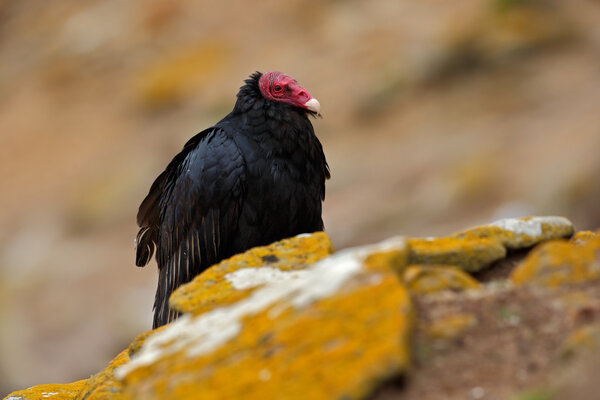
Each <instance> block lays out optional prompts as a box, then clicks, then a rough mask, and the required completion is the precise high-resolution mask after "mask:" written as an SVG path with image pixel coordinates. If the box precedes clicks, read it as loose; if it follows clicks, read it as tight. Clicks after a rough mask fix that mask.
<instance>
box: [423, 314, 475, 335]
mask: <svg viewBox="0 0 600 400" xmlns="http://www.w3.org/2000/svg"><path fill="white" fill-rule="evenodd" d="M475 324H477V318H476V317H475V316H474V315H473V314H468V313H461V314H451V315H445V316H443V317H440V318H438V319H437V320H435V321H433V322H432V323H431V324H430V325H429V326H427V328H426V332H427V335H428V336H430V337H432V338H434V339H444V340H447V339H453V338H455V337H457V336H459V335H460V334H462V333H463V332H464V331H465V330H467V329H469V328H471V327H473V326H475Z"/></svg>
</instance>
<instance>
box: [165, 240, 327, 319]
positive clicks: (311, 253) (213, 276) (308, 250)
mask: <svg viewBox="0 0 600 400" xmlns="http://www.w3.org/2000/svg"><path fill="white" fill-rule="evenodd" d="M332 252H333V247H332V245H331V241H330V240H329V237H328V236H327V235H326V234H325V233H323V232H317V233H314V234H312V235H300V236H296V237H294V238H291V239H284V240H282V241H280V242H276V243H273V244H272V245H269V246H261V247H255V248H253V249H251V250H248V251H247V252H245V253H243V254H238V255H235V256H233V257H231V258H228V259H227V260H224V261H222V262H220V263H219V264H217V265H214V266H213V267H211V268H209V269H208V270H206V271H204V272H203V273H202V274H201V275H199V276H198V277H196V279H194V280H193V281H191V282H190V283H188V284H186V285H182V286H180V287H179V288H178V289H177V290H176V291H175V292H174V293H173V294H172V295H171V297H170V299H169V306H171V307H173V308H174V309H176V310H177V311H179V312H183V313H185V312H191V311H194V312H197V313H199V312H204V311H209V310H211V309H213V308H214V307H216V306H222V305H225V304H231V303H234V302H236V301H239V300H241V299H243V298H245V297H247V296H248V295H249V294H250V293H252V292H253V291H254V289H256V288H257V287H258V286H261V285H262V284H264V283H265V282H267V281H274V280H277V279H289V278H290V277H293V276H294V274H293V273H291V272H290V271H293V270H302V269H304V268H306V267H307V266H308V265H309V264H312V263H314V262H315V261H318V260H320V259H321V258H323V257H326V256H328V255H330V254H331V253H332ZM251 268H256V269H257V270H255V271H253V270H251ZM235 271H239V272H235ZM257 279H258V280H257ZM260 279H263V280H262V281H261V280H260Z"/></svg>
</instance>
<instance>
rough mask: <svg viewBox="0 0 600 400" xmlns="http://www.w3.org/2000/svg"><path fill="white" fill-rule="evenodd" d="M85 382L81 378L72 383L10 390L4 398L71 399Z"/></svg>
mask: <svg viewBox="0 0 600 400" xmlns="http://www.w3.org/2000/svg"><path fill="white" fill-rule="evenodd" d="M86 384H87V380H86V379H82V380H80V381H76V382H73V383H64V384H60V383H55V384H49V385H37V386H34V387H31V388H29V389H25V390H20V391H18V392H12V393H11V394H10V395H8V396H6V397H5V398H4V400H44V399H52V400H71V399H74V398H75V396H77V395H78V394H79V393H80V392H81V389H82V388H84V387H85V385H86Z"/></svg>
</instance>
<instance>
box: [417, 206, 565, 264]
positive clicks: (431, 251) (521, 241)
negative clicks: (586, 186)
mask: <svg viewBox="0 0 600 400" xmlns="http://www.w3.org/2000/svg"><path fill="white" fill-rule="evenodd" d="M572 234H573V224H572V223H571V222H570V221H569V220H568V219H566V218H563V217H526V218H508V219H503V220H499V221H496V222H493V223H491V224H489V225H484V226H478V227H475V228H471V229H469V230H466V231H463V232H459V233H456V234H454V235H453V236H451V237H446V238H422V239H409V241H408V243H409V246H410V250H411V252H410V262H411V263H412V264H451V265H457V266H460V267H461V268H462V269H464V270H465V271H469V272H476V271H480V270H482V269H485V268H487V267H489V266H490V265H491V264H492V263H494V262H496V261H498V260H501V259H503V258H504V257H506V251H507V249H510V250H515V249H521V248H525V247H530V246H533V245H534V244H536V243H540V242H542V241H544V240H549V239H555V238H562V237H568V236H571V235H572Z"/></svg>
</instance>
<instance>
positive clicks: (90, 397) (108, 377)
mask: <svg viewBox="0 0 600 400" xmlns="http://www.w3.org/2000/svg"><path fill="white" fill-rule="evenodd" d="M128 361H129V351H128V350H123V351H122V352H121V353H119V355H117V356H116V357H115V358H114V359H113V360H112V361H111V362H110V364H108V366H107V367H106V368H105V369H104V370H103V371H100V372H99V373H97V374H95V375H92V376H91V377H90V378H89V379H88V380H87V382H86V385H85V386H84V387H83V388H82V390H81V391H80V393H79V394H78V395H77V396H76V397H75V399H77V400H84V399H85V400H102V399H107V398H111V399H113V400H120V399H122V394H121V393H122V387H121V382H119V381H118V380H117V379H116V378H115V369H117V368H119V367H120V366H121V365H123V364H125V363H126V362H128Z"/></svg>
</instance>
